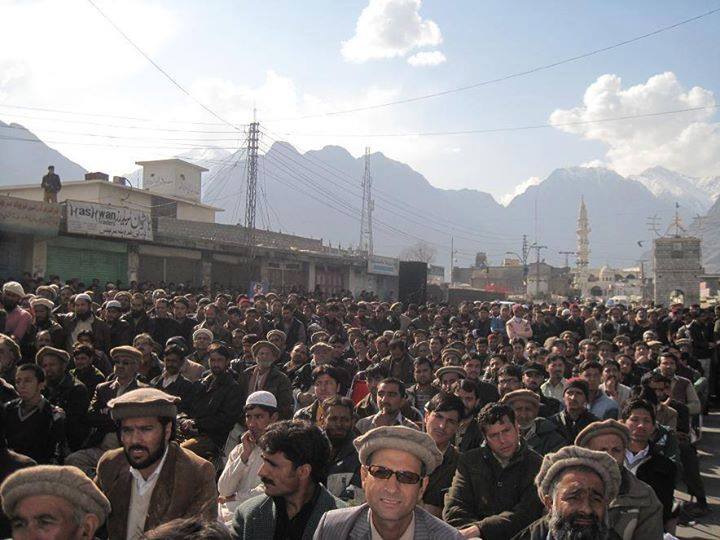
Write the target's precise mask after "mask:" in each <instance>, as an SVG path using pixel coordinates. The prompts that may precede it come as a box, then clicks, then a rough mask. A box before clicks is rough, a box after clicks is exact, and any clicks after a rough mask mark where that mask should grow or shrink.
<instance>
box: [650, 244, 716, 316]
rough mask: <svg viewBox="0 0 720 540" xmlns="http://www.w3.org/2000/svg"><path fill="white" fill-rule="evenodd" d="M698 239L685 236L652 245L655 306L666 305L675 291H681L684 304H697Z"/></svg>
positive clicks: (699, 279)
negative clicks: (656, 304)
mask: <svg viewBox="0 0 720 540" xmlns="http://www.w3.org/2000/svg"><path fill="white" fill-rule="evenodd" d="M701 261H702V252H701V248H700V239H699V238H696V237H692V236H688V237H668V238H658V239H656V240H655V242H654V245H653V263H654V265H653V266H654V268H655V278H654V284H655V290H654V295H653V296H654V301H655V303H660V304H665V305H668V304H669V303H670V301H671V298H672V297H673V296H674V293H675V292H676V291H679V292H682V294H683V300H684V303H685V305H690V304H696V303H699V302H700V281H701V278H700V276H701V275H702V274H703V272H704V271H703V267H702V263H701Z"/></svg>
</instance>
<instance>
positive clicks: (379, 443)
mask: <svg viewBox="0 0 720 540" xmlns="http://www.w3.org/2000/svg"><path fill="white" fill-rule="evenodd" d="M29 286H31V285H30V284H28V283H24V284H23V283H19V282H14V281H10V282H6V283H5V284H4V285H3V287H2V304H3V308H4V309H0V405H1V406H0V482H2V485H1V486H0V497H1V498H2V510H3V513H0V538H6V537H9V536H11V535H12V537H13V538H18V539H19V538H37V537H38V536H37V534H39V533H38V531H41V530H48V528H50V529H53V530H54V531H55V533H56V534H55V536H53V538H59V539H65V538H67V539H79V538H94V537H95V536H97V537H100V538H110V539H112V540H114V539H119V540H125V539H127V540H135V539H140V538H167V539H170V538H208V539H210V538H239V539H258V540H260V539H273V538H274V539H285V538H289V539H311V538H317V539H333V540H335V539H339V538H369V539H373V540H375V539H382V540H395V539H400V540H407V539H411V538H441V537H443V538H481V539H486V540H488V539H491V540H510V539H523V540H524V539H528V540H563V539H570V538H577V539H586V540H602V539H617V538H622V539H624V540H658V539H660V538H663V535H665V534H668V535H672V534H674V532H675V527H676V526H677V524H678V522H681V523H682V522H687V521H689V520H693V519H699V518H702V517H703V516H705V515H707V514H708V513H709V512H710V508H709V506H708V503H707V498H706V494H705V488H704V485H703V480H702V476H701V474H700V464H699V459H698V453H697V448H696V442H697V440H698V437H699V436H700V433H701V432H700V426H701V418H700V417H701V415H702V414H703V413H704V412H706V411H707V406H708V401H709V399H710V397H711V396H714V395H715V394H716V388H715V387H714V385H715V381H716V380H717V377H716V376H715V375H716V374H715V373H714V372H713V371H714V369H715V362H714V361H713V360H714V359H713V356H714V355H715V354H716V353H715V350H714V344H715V343H716V342H718V341H720V309H718V310H716V311H714V312H713V311H709V310H703V309H701V308H700V307H699V306H690V307H684V306H682V305H672V306H670V307H669V308H666V307H663V306H652V307H647V306H640V305H631V306H629V307H623V306H619V305H614V306H612V307H606V306H604V305H603V304H599V303H585V304H583V303H570V302H564V303H559V304H554V303H534V304H531V305H529V306H524V305H521V304H510V303H507V302H475V303H471V302H463V303H461V304H460V305H459V306H448V305H446V304H442V303H440V304H433V303H427V304H420V305H416V304H409V305H407V306H404V305H402V304H401V303H399V302H396V303H393V304H388V303H386V302H382V301H379V300H377V299H376V298H374V297H373V296H372V295H371V294H367V293H363V294H362V295H360V298H358V299H355V298H353V297H352V296H351V295H349V294H348V295H346V296H338V297H328V298H325V297H323V296H322V295H320V294H317V295H301V294H295V293H290V294H287V295H280V294H275V293H268V294H260V295H256V296H255V297H254V298H249V297H247V296H246V295H242V294H240V295H231V294H226V293H219V294H216V295H215V296H214V297H212V296H210V295H209V294H207V291H194V290H186V289H184V288H182V287H176V286H174V285H173V284H170V285H169V286H167V287H165V288H164V289H160V288H154V287H152V286H149V285H148V286H144V285H142V284H141V285H140V286H138V285H136V284H133V286H132V287H131V290H119V289H118V288H116V287H115V285H114V284H108V286H106V288H105V290H100V289H99V287H97V286H95V287H91V288H90V289H89V290H86V289H85V287H84V286H81V284H78V283H76V282H73V283H69V284H65V285H60V284H59V283H52V282H51V283H34V284H32V286H33V290H34V293H32V294H26V287H29ZM681 486H684V487H685V489H686V491H687V493H688V494H689V495H690V496H691V497H692V501H691V502H686V503H684V504H679V502H678V501H676V500H675V497H674V491H675V488H676V487H681Z"/></svg>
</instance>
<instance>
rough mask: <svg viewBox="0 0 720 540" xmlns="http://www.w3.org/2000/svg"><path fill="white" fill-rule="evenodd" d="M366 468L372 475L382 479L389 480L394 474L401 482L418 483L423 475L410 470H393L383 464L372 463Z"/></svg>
mask: <svg viewBox="0 0 720 540" xmlns="http://www.w3.org/2000/svg"><path fill="white" fill-rule="evenodd" d="M366 469H367V470H368V472H369V473H370V474H371V475H372V476H374V477H375V478H380V479H381V480H388V479H389V478H390V477H391V476H392V475H393V474H394V475H395V478H397V481H398V482H400V483H401V484H417V483H418V482H420V480H422V476H420V475H419V474H417V473H414V472H410V471H393V470H392V469H388V468H387V467H383V466H382V465H370V466H369V467H366Z"/></svg>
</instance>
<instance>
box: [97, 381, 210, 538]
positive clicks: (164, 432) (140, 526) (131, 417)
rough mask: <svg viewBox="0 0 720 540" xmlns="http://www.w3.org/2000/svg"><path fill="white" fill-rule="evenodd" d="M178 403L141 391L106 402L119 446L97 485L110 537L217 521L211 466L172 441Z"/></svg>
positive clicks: (104, 462)
mask: <svg viewBox="0 0 720 540" xmlns="http://www.w3.org/2000/svg"><path fill="white" fill-rule="evenodd" d="M178 401H179V400H178V398H177V397H175V396H171V395H169V394H166V393H165V392H162V391H161V390H157V389H156V388H140V389H137V390H133V391H130V392H126V393H125V394H123V395H122V396H120V397H117V398H115V399H112V400H110V402H109V403H108V408H109V409H110V414H111V416H112V419H113V420H114V421H115V422H116V423H117V427H118V434H119V438H120V442H121V444H122V448H117V449H114V450H110V451H108V452H106V453H105V454H104V455H103V457H102V458H101V459H100V462H99V463H98V467H97V471H98V473H97V477H96V479H95V483H96V484H97V486H98V487H99V488H100V490H101V491H102V492H103V493H104V494H105V496H106V497H107V498H108V500H109V501H110V504H111V505H112V513H111V514H110V516H109V518H108V523H107V532H108V536H109V537H110V538H118V539H120V538H129V539H136V538H140V537H141V536H142V534H143V532H144V531H147V530H150V529H153V528H154V527H157V526H158V525H160V524H162V523H166V522H168V521H171V520H173V519H177V518H191V517H198V518H204V519H208V520H211V519H216V518H217V504H216V501H217V489H216V487H215V470H214V469H213V466H212V465H211V464H210V463H208V462H207V461H205V460H204V459H201V458H200V457H198V456H197V455H196V454H194V453H193V452H189V451H187V450H185V449H183V448H181V447H180V446H178V444H177V443H176V442H175V441H174V439H175V422H176V420H175V419H176V416H177V407H176V403H177V402H178Z"/></svg>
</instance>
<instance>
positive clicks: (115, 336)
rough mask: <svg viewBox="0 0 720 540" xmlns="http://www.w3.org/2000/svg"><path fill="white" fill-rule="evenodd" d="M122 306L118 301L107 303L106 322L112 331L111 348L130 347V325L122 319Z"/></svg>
mask: <svg viewBox="0 0 720 540" xmlns="http://www.w3.org/2000/svg"><path fill="white" fill-rule="evenodd" d="M121 316H122V305H121V304H120V302H118V301H117V300H110V301H108V302H106V303H105V322H106V323H107V325H108V328H109V329H110V346H111V347H119V346H121V345H130V344H131V343H132V338H131V337H130V325H129V324H128V322H127V321H124V320H123V319H122V318H121Z"/></svg>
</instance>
